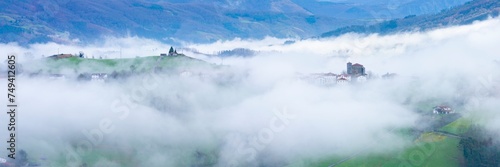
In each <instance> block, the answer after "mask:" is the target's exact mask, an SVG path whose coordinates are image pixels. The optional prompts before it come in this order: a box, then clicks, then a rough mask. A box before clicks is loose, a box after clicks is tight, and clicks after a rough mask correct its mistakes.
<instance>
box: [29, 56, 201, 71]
mask: <svg viewBox="0 0 500 167" xmlns="http://www.w3.org/2000/svg"><path fill="white" fill-rule="evenodd" d="M206 66H209V63H206V62H204V61H201V60H198V59H194V58H190V57H187V56H173V57H163V58H160V57H159V56H148V57H138V58H126V59H88V58H79V57H70V58H63V59H50V58H46V59H42V60H36V61H33V62H30V63H28V64H27V65H25V66H24V67H26V68H27V69H26V70H27V71H30V72H37V71H42V72H47V73H68V72H77V73H83V72H88V73H112V72H114V71H117V72H119V71H132V70H137V71H148V70H153V69H154V68H155V67H161V68H164V69H178V68H192V67H206Z"/></svg>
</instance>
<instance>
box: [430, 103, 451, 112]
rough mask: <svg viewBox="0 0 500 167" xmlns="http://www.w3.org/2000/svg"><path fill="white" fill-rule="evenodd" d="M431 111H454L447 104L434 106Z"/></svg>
mask: <svg viewBox="0 0 500 167" xmlns="http://www.w3.org/2000/svg"><path fill="white" fill-rule="evenodd" d="M432 113H434V114H452V113H455V111H453V109H451V107H449V106H446V105H439V106H436V107H434V109H433V110H432Z"/></svg>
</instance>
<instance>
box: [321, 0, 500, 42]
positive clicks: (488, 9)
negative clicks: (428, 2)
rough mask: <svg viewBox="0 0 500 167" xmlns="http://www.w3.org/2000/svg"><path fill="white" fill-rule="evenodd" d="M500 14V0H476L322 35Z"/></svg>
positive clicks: (430, 26)
mask: <svg viewBox="0 0 500 167" xmlns="http://www.w3.org/2000/svg"><path fill="white" fill-rule="evenodd" d="M499 14H500V1H499V0H474V1H471V2H467V3H466V4H464V5H461V6H457V7H455V8H452V9H449V10H443V11H442V12H440V13H438V14H427V15H421V16H415V15H409V16H406V17H404V18H401V19H393V20H389V21H384V22H381V23H377V24H372V25H366V26H363V25H352V26H347V27H343V28H339V29H336V30H334V31H330V32H326V33H323V34H322V35H321V37H331V36H339V35H342V34H346V33H364V34H369V33H379V34H388V33H396V32H408V31H423V30H428V29H435V28H441V27H448V26H454V25H464V24H470V23H472V22H474V21H480V20H485V19H487V18H489V17H497V16H498V15H499Z"/></svg>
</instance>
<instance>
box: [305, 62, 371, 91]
mask: <svg viewBox="0 0 500 167" xmlns="http://www.w3.org/2000/svg"><path fill="white" fill-rule="evenodd" d="M367 76H368V75H367V74H366V69H365V67H364V66H363V65H361V64H358V63H356V64H352V63H351V62H348V63H347V71H346V72H344V73H342V74H334V73H314V74H310V75H305V76H301V77H300V78H301V79H302V80H305V81H308V82H311V83H313V84H317V85H322V86H333V85H347V84H349V83H355V82H357V83H364V82H366V81H367V79H368V78H367Z"/></svg>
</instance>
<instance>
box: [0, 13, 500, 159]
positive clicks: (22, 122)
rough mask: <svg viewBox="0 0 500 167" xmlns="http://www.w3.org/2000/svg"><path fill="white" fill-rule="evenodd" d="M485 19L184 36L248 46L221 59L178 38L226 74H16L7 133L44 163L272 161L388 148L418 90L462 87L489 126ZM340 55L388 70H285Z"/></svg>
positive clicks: (339, 61) (126, 53) (491, 93)
mask: <svg viewBox="0 0 500 167" xmlns="http://www.w3.org/2000/svg"><path fill="white" fill-rule="evenodd" d="M498 29H500V19H491V20H488V21H484V22H478V23H475V24H473V25H469V26H460V27H451V28H445V29H438V30H435V31H430V32H423V33H404V34H396V35H389V36H378V35H358V34H348V35H344V36H341V37H338V38H331V39H309V40H298V41H296V42H295V43H293V44H288V45H282V44H283V43H284V42H285V41H286V39H275V38H267V39H265V40H263V41H246V40H233V41H224V42H217V43H213V44H185V46H184V47H186V48H194V49H196V50H198V51H199V52H202V53H214V52H217V51H220V50H228V49H234V48H249V49H252V50H256V51H259V54H258V55H256V56H254V57H251V58H237V57H233V58H231V57H230V58H224V59H220V58H217V57H210V56H206V55H202V54H195V53H191V52H188V51H186V55H188V56H193V57H196V58H200V59H203V60H206V61H208V62H211V63H215V64H224V65H230V66H231V67H230V68H229V69H228V70H231V72H232V73H234V74H236V75H238V76H240V80H238V81H236V82H233V83H231V84H226V85H220V84H217V83H215V82H211V81H203V80H200V79H198V78H194V77H187V78H186V77H177V76H167V75H162V74H147V75H146V74H145V75H144V76H137V77H133V78H129V79H128V80H127V82H123V83H115V82H112V83H109V84H96V83H77V82H74V81H50V80H44V79H32V78H27V77H19V79H18V81H17V82H18V85H19V86H18V90H17V91H18V101H19V105H20V107H19V110H20V111H19V115H18V119H19V121H18V123H19V129H18V132H19V136H18V139H19V141H18V144H19V148H20V149H24V150H26V151H27V152H28V153H29V155H30V156H31V157H33V158H46V159H47V160H48V161H53V162H52V164H55V165H61V164H64V163H68V164H69V165H79V164H81V163H84V162H92V161H98V163H95V164H89V165H94V166H123V165H130V166H197V165H198V166H203V165H206V166H228V165H235V166H286V165H290V164H294V163H299V164H300V161H301V160H305V159H319V158H324V157H328V156H347V155H351V154H355V153H362V154H370V153H379V152H390V151H394V150H398V149H402V148H404V147H405V146H408V144H409V142H411V141H408V140H406V139H404V137H402V136H401V135H398V134H397V133H396V132H395V131H397V130H400V129H405V128H410V127H414V126H418V125H416V123H417V122H416V121H417V120H418V119H419V115H418V114H417V113H416V111H414V108H415V106H416V105H417V103H419V102H421V101H426V100H439V101H442V102H454V101H464V102H465V105H464V106H466V107H464V109H463V111H461V112H464V113H465V114H471V115H479V116H483V117H481V118H482V119H481V122H482V123H484V124H486V125H487V126H488V127H490V128H492V129H494V130H499V129H498V128H497V127H500V126H499V125H500V114H498V112H497V109H498V107H499V106H498V103H497V102H498V100H499V99H498V93H500V92H499V87H498V86H496V85H498V82H499V80H498V79H499V75H500V73H499V72H498V71H499V69H500V65H499V62H498V61H499V59H500V57H499V52H498V43H499V42H500V41H499V39H500V31H498ZM288 40H289V39H288ZM168 47H169V46H168V45H165V44H161V43H158V42H155V41H152V40H148V39H140V38H134V37H132V38H127V39H109V40H108V41H106V42H104V43H103V44H100V45H94V46H64V45H58V44H36V45H31V46H29V47H28V48H23V47H19V46H17V45H15V44H0V50H3V51H9V52H11V53H13V54H16V55H19V57H20V59H21V60H22V61H21V62H25V61H27V60H26V59H28V58H30V56H29V55H34V57H35V59H36V58H38V57H41V55H45V56H48V55H51V54H55V53H56V52H57V50H59V52H60V53H77V52H79V51H84V52H85V53H86V55H87V56H92V55H94V56H95V57H100V56H104V57H108V58H118V57H120V55H121V57H135V56H146V55H159V53H163V52H167V48H168ZM120 50H121V54H120ZM5 54H7V53H5ZM23 59H24V60H23ZM348 61H351V62H357V63H361V64H363V65H365V67H366V68H367V70H368V71H371V73H372V75H373V76H377V75H378V76H380V75H383V74H385V73H387V72H393V73H397V74H398V77H397V78H395V79H393V80H381V79H375V80H370V81H369V82H367V83H364V84H361V85H347V86H334V87H321V86H315V85H311V84H309V83H307V82H304V81H301V80H298V79H297V74H299V73H300V74H309V73H318V72H334V73H340V72H342V71H343V70H345V63H347V62H348ZM484 92H487V93H484ZM2 93H3V94H5V90H4V89H2ZM429 110H431V109H429ZM484 115H488V116H487V119H483V118H485V116H484ZM5 121H6V120H5V119H2V122H1V123H0V124H2V125H3V124H6V123H5ZM495 128H496V129H495ZM1 136H2V138H7V136H5V133H2V135H1ZM0 153H1V155H7V153H6V152H5V150H4V151H1V152H0ZM38 161H44V160H38Z"/></svg>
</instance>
